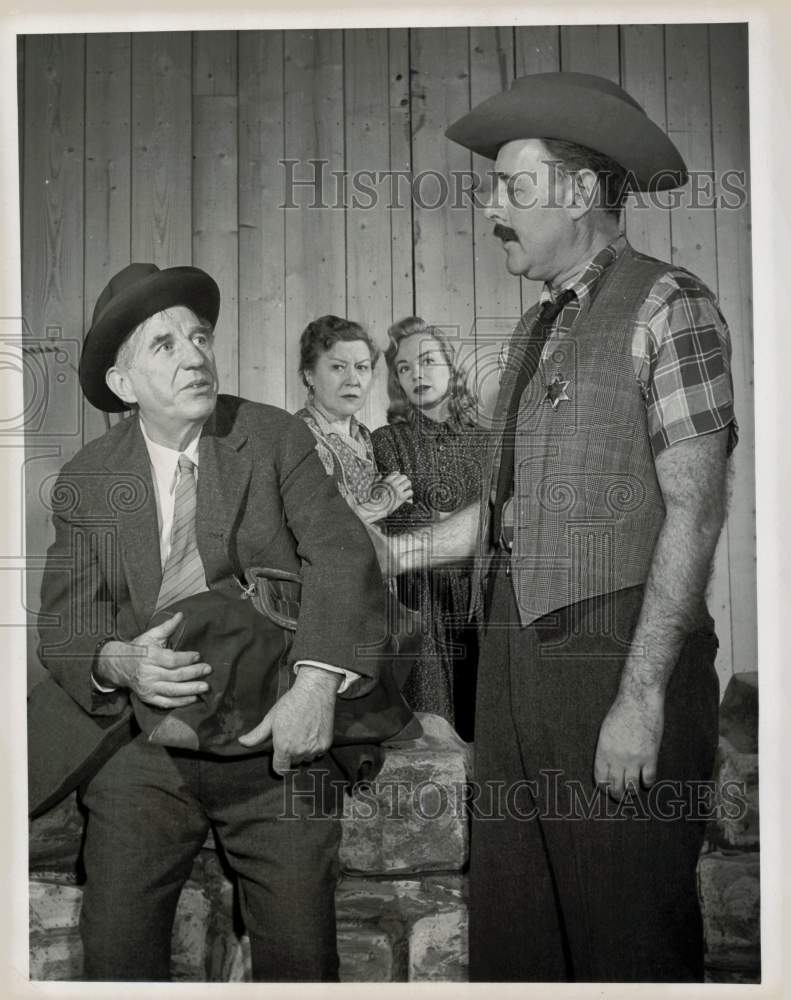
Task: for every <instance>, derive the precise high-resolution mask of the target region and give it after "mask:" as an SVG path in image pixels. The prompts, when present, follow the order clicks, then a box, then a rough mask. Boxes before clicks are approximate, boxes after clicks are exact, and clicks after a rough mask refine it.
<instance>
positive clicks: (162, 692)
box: [94, 611, 211, 708]
mask: <svg viewBox="0 0 791 1000" xmlns="http://www.w3.org/2000/svg"><path fill="white" fill-rule="evenodd" d="M183 617H184V616H183V615H182V613H181V612H180V611H179V612H178V613H177V614H175V615H173V617H172V618H168V619H167V621H164V622H162V624H161V625H157V626H155V627H154V628H150V629H148V631H147V632H143V633H142V634H141V635H139V636H138V637H137V638H136V639H133V640H132V642H121V641H113V642H108V643H107V644H106V645H105V646H104V647H103V648H102V651H101V652H100V653H99V657H98V659H97V661H96V667H95V669H94V676H95V677H96V680H97V681H98V682H99V684H106V685H108V686H110V687H123V688H129V690H130V691H134V693H135V694H136V695H137V696H138V698H139V699H140V700H141V701H144V702H145V703H146V704H147V705H156V707H157V708H181V707H182V706H184V705H191V704H192V702H194V701H196V700H197V697H198V695H199V694H203V693H204V692H205V691H207V690H208V688H209V685H208V684H207V683H206V682H205V681H203V680H200V678H202V677H205V676H206V675H207V674H210V673H211V667H210V666H209V664H208V663H200V662H198V661H199V659H200V653H196V652H190V651H181V652H174V651H173V650H172V649H165V648H164V645H165V643H166V642H167V640H168V638H169V637H170V636H171V635H172V634H173V632H174V631H175V630H176V628H177V627H178V626H179V624H180V623H181V619H182V618H183Z"/></svg>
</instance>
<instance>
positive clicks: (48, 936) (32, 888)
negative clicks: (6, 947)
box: [29, 851, 239, 982]
mask: <svg viewBox="0 0 791 1000" xmlns="http://www.w3.org/2000/svg"><path fill="white" fill-rule="evenodd" d="M230 891H231V890H230V883H229V882H228V880H227V879H226V878H225V876H224V875H223V873H222V868H221V866H220V863H219V861H218V860H217V858H216V856H215V855H214V853H213V852H210V851H202V852H201V854H200V855H199V857H198V859H197V860H196V862H195V865H194V867H193V870H192V873H191V875H190V878H189V879H188V880H187V883H186V885H185V886H184V889H183V891H182V893H181V896H180V897H179V903H178V907H177V909H176V917H175V921H174V924H173V937H172V942H171V949H172V950H171V969H170V974H171V978H172V979H173V980H174V981H176V982H216V981H227V976H228V974H229V972H230V971H231V970H232V968H233V961H234V959H235V957H236V951H237V950H238V949H239V939H238V937H237V935H236V933H235V930H234V927H233V918H232V908H231V904H230V898H231V897H230ZM29 897H30V977H31V979H45V980H73V979H80V978H81V977H82V942H81V941H80V936H79V930H78V927H79V916H80V909H81V907H82V888H81V887H80V886H79V885H77V884H76V882H75V881H74V879H73V877H71V878H70V877H69V876H67V875H64V874H63V873H62V872H57V871H55V872H39V873H37V874H36V877H35V878H33V879H31V881H30V883H29ZM118 905H119V906H122V905H123V901H122V900H119V904H118Z"/></svg>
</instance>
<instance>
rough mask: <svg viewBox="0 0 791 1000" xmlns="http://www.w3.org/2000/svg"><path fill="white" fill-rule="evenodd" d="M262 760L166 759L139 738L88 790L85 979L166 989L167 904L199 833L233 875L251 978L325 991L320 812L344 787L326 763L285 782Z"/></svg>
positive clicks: (325, 814) (333, 951) (328, 855)
mask: <svg viewBox="0 0 791 1000" xmlns="http://www.w3.org/2000/svg"><path fill="white" fill-rule="evenodd" d="M270 762H271V757H270V755H267V754H256V755H251V756H245V757H234V758H217V757H214V758H212V757H209V756H208V755H198V754H190V753H179V752H169V751H167V750H165V749H163V748H162V747H157V746H153V745H151V744H148V743H147V742H146V741H145V738H144V737H142V736H140V737H138V738H137V739H135V740H134V741H133V742H132V743H129V744H127V745H126V746H124V747H123V748H122V749H121V750H119V751H118V752H117V753H116V754H115V755H114V756H113V757H112V758H111V759H110V760H109V761H108V763H107V764H105V765H104V767H103V768H102V770H101V771H100V772H99V773H98V774H97V775H96V776H95V777H94V778H93V779H92V780H91V781H90V783H89V784H88V786H87V787H86V788H85V789H84V791H83V802H84V804H85V806H86V807H87V809H88V823H87V828H86V840H85V846H84V863H85V870H86V876H87V878H86V884H85V892H84V896H83V907H82V915H81V918H80V933H81V936H82V940H83V948H84V954H85V972H84V978H85V979H89V980H167V979H168V978H169V965H170V938H171V932H172V928H173V920H174V915H175V911H176V904H177V902H178V898H179V894H180V892H181V889H182V887H183V885H184V883H185V881H186V879H187V877H188V876H189V874H190V870H191V867H192V863H193V861H194V859H195V857H196V855H197V853H198V851H199V850H200V848H201V846H202V845H203V842H204V840H205V838H206V835H207V833H208V830H209V826H210V823H211V824H213V825H214V830H215V836H216V837H217V839H218V840H219V841H220V843H221V845H222V847H223V849H224V851H225V854H226V856H227V859H228V861H229V863H230V865H231V867H232V868H233V869H234V871H235V873H236V875H237V879H238V888H239V898H240V903H241V912H242V918H243V920H244V923H245V925H246V928H247V930H248V932H249V934H250V944H251V953H252V972H253V978H254V979H256V980H262V981H303V982H305V981H333V980H334V981H337V979H338V954H337V947H336V936H335V888H336V884H337V879H338V872H339V862H338V845H339V842H340V836H341V831H340V821H339V819H338V818H337V817H333V815H332V810H333V809H334V808H336V807H337V809H338V810H340V808H341V806H340V803H341V800H342V786H343V777H342V775H341V773H340V772H339V771H338V770H337V768H336V767H335V765H334V764H333V763H332V761H331V759H330V758H329V757H327V758H322V760H321V761H318V762H316V763H315V764H314V765H312V766H311V767H310V768H307V767H303V768H300V769H298V770H297V771H295V772H293V774H292V775H291V776H290V777H289V778H287V779H283V778H280V777H278V776H277V775H275V774H274V772H272V770H271V767H270ZM338 815H339V813H338Z"/></svg>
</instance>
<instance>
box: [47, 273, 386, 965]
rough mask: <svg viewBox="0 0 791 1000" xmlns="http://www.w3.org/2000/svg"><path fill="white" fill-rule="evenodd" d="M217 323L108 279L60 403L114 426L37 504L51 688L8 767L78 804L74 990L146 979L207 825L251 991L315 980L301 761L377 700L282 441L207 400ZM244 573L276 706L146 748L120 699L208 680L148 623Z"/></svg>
mask: <svg viewBox="0 0 791 1000" xmlns="http://www.w3.org/2000/svg"><path fill="white" fill-rule="evenodd" d="M219 305H220V298H219V290H218V288H217V285H216V284H215V282H214V281H213V279H212V278H211V277H210V276H209V275H208V274H206V273H204V272H203V271H201V270H199V269H197V268H193V267H172V268H167V269H164V270H160V269H159V268H157V267H156V266H155V265H153V264H131V265H130V266H129V267H127V268H125V269H124V270H123V271H121V272H120V273H119V274H117V275H116V276H115V277H114V278H113V279H112V281H110V283H109V284H108V286H107V288H106V289H105V290H104V292H103V293H102V295H101V296H100V298H99V301H98V303H97V306H96V310H95V313H94V317H93V324H92V326H91V328H90V330H89V331H88V333H87V335H86V338H85V343H84V347H83V353H82V358H81V363H80V381H81V385H82V388H83V391H84V393H85V396H86V397H87V399H88V400H89V401H90V402H91V403H92V404H93V405H94V406H96V407H98V408H99V409H100V410H103V411H105V412H120V411H124V410H133V414H132V416H131V418H130V419H126V420H121V421H119V422H118V423H117V424H116V425H115V426H113V427H112V428H111V429H110V430H109V431H108V432H107V433H106V434H105V435H104V436H103V437H101V438H99V439H98V440H95V441H92V442H90V443H89V444H88V445H86V446H85V447H84V448H83V449H82V451H81V452H79V453H78V454H77V455H76V456H75V457H74V458H73V459H72V460H71V461H70V462H69V463H68V464H67V465H66V466H65V467H64V469H63V470H62V473H61V475H60V477H59V480H58V482H57V484H56V486H55V489H54V490H53V494H52V509H53V519H54V524H55V541H54V543H53V545H52V546H51V548H50V550H49V552H48V559H47V566H46V571H45V574H44V579H43V585H42V608H41V627H40V635H41V646H40V652H41V658H42V661H43V663H44V664H45V666H46V667H47V668H48V669H49V671H50V672H51V674H52V676H53V677H54V679H55V680H56V681H57V685H55V684H54V683H53V682H49V684H50V688H49V689H47V688H46V687H44V688H43V690H44V694H45V696H42V697H37V698H33V699H31V706H32V707H31V718H30V727H31V745H32V746H36V747H38V746H46V747H47V748H48V750H49V753H50V756H51V757H52V758H53V759H52V761H51V763H52V770H53V773H54V772H55V771H58V768H59V767H60V772H59V780H60V784H59V785H58V788H57V790H56V791H55V792H54V793H53V794H54V795H55V796H57V794H63V792H64V791H66V790H68V789H69V788H70V787H72V786H73V785H74V783H75V781H77V780H80V781H81V782H82V791H81V796H82V802H83V804H84V806H85V808H86V809H87V812H88V820H87V827H86V836H85V844H84V864H85V871H86V876H87V879H86V885H85V892H84V897H83V907H82V916H81V921H80V927H81V933H82V938H83V945H84V952H85V973H84V974H85V978H86V979H99V980H156V979H167V978H168V977H169V958H170V937H171V930H172V926H173V919H174V913H175V908H176V904H177V901H178V898H179V894H180V891H181V888H182V886H183V885H184V882H185V880H186V879H187V877H188V875H189V873H190V870H191V866H192V862H193V860H194V858H195V856H196V855H197V853H198V851H199V849H200V848H201V846H202V845H203V843H204V841H205V838H206V835H207V832H208V830H209V827H210V825H211V826H213V828H214V830H215V835H216V837H217V839H218V840H219V843H220V844H221V846H222V848H223V851H224V854H225V856H226V857H227V859H228V861H229V863H230V865H231V867H232V868H233V869H234V871H235V873H236V875H237V878H238V885H239V894H240V902H241V911H242V916H243V919H244V922H245V924H246V926H247V929H248V931H249V934H250V941H251V950H252V970H253V976H254V978H256V979H261V980H303V981H305V980H333V979H337V978H338V955H337V948H336V940H335V911H334V890H335V885H336V881H337V875H338V858H337V849H338V844H339V840H340V823H339V819H338V816H337V814H336V813H334V811H333V809H334V805H335V799H334V794H335V793H336V792H337V790H338V788H339V785H340V784H342V782H343V775H342V774H341V773H340V771H339V770H338V767H337V765H336V764H335V762H334V759H333V757H332V755H331V754H329V755H326V756H324V751H325V750H327V748H328V747H329V746H330V743H331V740H332V734H333V716H334V711H335V701H336V697H337V696H338V695H339V693H340V695H341V697H344V696H345V695H346V694H347V693H349V685H352V690H354V691H357V692H358V693H359V691H361V690H363V689H365V688H370V687H371V686H372V685H373V684H374V683H375V681H376V672H375V666H374V663H373V661H372V660H370V659H365V658H360V657H358V656H357V655H356V654H357V650H358V647H359V646H361V645H369V646H370V645H372V644H375V643H377V642H378V641H379V640H380V639H381V637H382V635H383V633H384V611H383V598H382V586H381V576H380V572H379V568H378V565H377V563H376V559H375V556H374V553H373V550H372V548H371V545H370V543H369V541H368V538H367V535H366V533H365V531H364V529H363V528H362V526H361V524H360V522H359V520H358V519H357V518H356V517H355V516H354V515H353V514H352V512H351V511H350V510H349V507H348V505H347V504H346V503H345V501H344V500H343V499H342V498H341V497H340V495H339V494H338V492H337V490H336V488H335V486H334V484H333V482H332V480H331V479H330V478H328V477H327V476H326V475H325V473H324V470H323V468H322V466H321V463H320V462H319V460H318V458H317V456H316V454H315V450H314V441H313V438H312V436H311V434H310V433H309V431H308V430H307V429H306V427H305V425H304V423H303V422H302V421H300V420H296V419H295V418H293V417H291V416H290V415H288V414H287V413H284V412H283V411H281V410H279V409H276V408H274V407H271V406H265V405H262V404H257V403H252V402H249V401H247V400H243V399H239V398H236V397H233V396H225V395H218V386H217V370H216V366H215V361H214V354H213V339H214V326H215V323H216V320H217V315H218V311H219ZM250 566H265V567H270V568H275V569H276V570H279V571H282V572H285V573H294V574H297V573H299V574H301V578H302V587H301V609H300V613H299V619H298V624H297V628H296V632H295V635H294V640H293V646H292V647H291V652H290V655H289V658H288V662H287V664H286V666H285V668H284V671H281V673H280V675H279V683H280V688H279V689H278V690H279V693H280V697H279V698H278V699H277V700H276V701H275V703H274V704H273V706H272V707H271V710H268V711H267V712H266V714H265V717H264V718H263V719H262V718H260V717H258V719H257V720H256V721H257V723H258V724H257V725H254V727H253V728H252V730H251V731H249V732H247V733H241V734H240V738H239V741H238V753H231V754H230V755H226V756H223V757H219V756H215V755H213V754H211V753H206V752H202V751H200V750H195V749H168V748H166V747H165V746H162V745H158V744H156V743H152V742H150V741H149V740H148V738H147V735H146V733H145V732H141V731H140V729H139V727H137V726H136V724H135V721H134V717H133V716H132V713H131V711H130V701H132V702H136V703H137V704H138V705H140V704H142V705H143V706H145V707H146V708H147V709H148V710H178V709H182V708H184V707H185V706H188V705H191V704H194V703H195V702H196V700H197V699H201V698H204V697H205V696H206V694H207V691H208V689H209V688H210V685H211V681H212V665H211V663H207V662H203V660H202V658H201V656H200V654H199V652H198V651H196V650H190V649H189V648H187V649H182V648H181V647H177V648H175V649H173V648H169V646H170V640H172V638H173V636H174V633H176V632H177V631H178V630H179V627H180V626H181V625H182V624H183V619H184V615H183V614H182V613H178V614H166V615H165V617H164V621H163V620H162V615H161V614H160V616H159V619H158V620H159V624H152V623H151V619H152V616H153V615H154V613H155V611H157V610H160V609H163V608H165V609H166V608H167V607H168V606H172V605H173V604H174V603H175V602H178V601H179V600H183V599H186V598H189V597H190V596H191V595H196V594H197V595H200V594H205V592H207V591H209V592H211V594H215V595H217V598H218V600H219V599H221V598H223V597H225V598H227V599H228V600H238V599H241V598H242V588H241V586H240V581H243V579H244V577H243V574H244V571H245V569H246V568H248V567H250ZM48 690H49V694H47V691H48ZM64 691H65V692H67V694H64ZM58 692H59V693H60V696H61V700H60V701H59V702H57V700H55V701H53V700H52V699H53V698H55V699H56V695H57V693H58ZM34 693H35V692H34ZM48 699H49V700H48ZM53 704H57V706H58V707H57V711H55V710H53V709H52V705H53ZM48 712H49V714H47V713H48ZM262 714H263V712H262ZM45 730H46V731H45ZM105 737H107V740H105ZM92 741H93V742H95V743H96V748H95V749H97V751H98V747H99V744H102V745H103V746H104V751H103V763H102V764H101V766H100V767H98V770H97V763H98V760H97V757H96V754H93V766H92V767H87V768H83V770H82V771H81V772H79V769H78V772H79V777H78V778H74V777H72V779H71V784H69V778H68V776H66V775H65V774H63V773H62V772H63V770H64V769H63V768H62V767H61V762H60V758H61V757H68V756H69V755H74V754H75V753H81V752H82V751H83V750H86V751H87V749H88V748H90V747H91V746H92ZM42 756H43V755H42V754H41V753H37V757H38V760H39V762H40V760H41V758H42ZM39 777H40V776H39ZM61 779H62V780H61ZM40 784H41V783H40V781H39V784H38V785H35V787H37V788H39V787H40ZM33 786H34V776H33V775H31V787H33ZM51 799H52V796H50V801H51Z"/></svg>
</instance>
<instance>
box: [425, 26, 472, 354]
mask: <svg viewBox="0 0 791 1000" xmlns="http://www.w3.org/2000/svg"><path fill="white" fill-rule="evenodd" d="M412 70H413V75H412V157H413V169H414V171H415V177H414V188H415V207H414V239H415V307H416V309H417V312H418V313H419V314H420V315H421V316H423V318H424V319H426V320H427V321H428V322H430V323H433V324H435V325H437V326H440V327H442V328H443V329H445V330H446V332H447V333H448V335H449V336H450V337H451V338H460V337H463V336H466V335H467V334H468V332H469V331H470V329H471V326H472V321H473V317H474V315H475V301H474V280H475V271H474V263H473V242H472V209H471V208H470V206H469V205H468V204H465V203H464V199H463V198H458V197H457V194H458V192H459V190H460V185H461V183H462V179H463V178H464V177H465V176H468V175H469V171H470V165H471V156H470V153H469V152H468V150H466V149H464V148H463V147H461V146H459V145H457V144H456V143H452V142H448V141H447V140H446V139H445V129H446V128H447V127H448V125H449V124H450V123H451V122H453V121H455V120H456V119H457V118H459V117H460V116H461V115H463V114H465V113H466V112H467V111H468V110H469V50H468V37H467V29H466V28H422V29H419V30H414V31H413V32H412ZM454 203H455V204H454Z"/></svg>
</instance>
